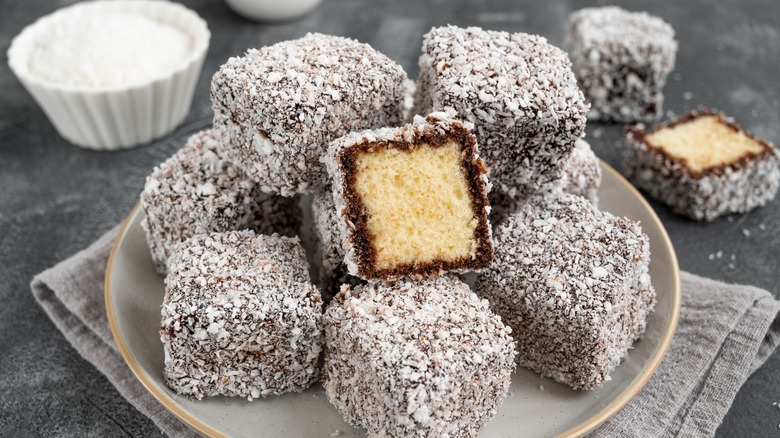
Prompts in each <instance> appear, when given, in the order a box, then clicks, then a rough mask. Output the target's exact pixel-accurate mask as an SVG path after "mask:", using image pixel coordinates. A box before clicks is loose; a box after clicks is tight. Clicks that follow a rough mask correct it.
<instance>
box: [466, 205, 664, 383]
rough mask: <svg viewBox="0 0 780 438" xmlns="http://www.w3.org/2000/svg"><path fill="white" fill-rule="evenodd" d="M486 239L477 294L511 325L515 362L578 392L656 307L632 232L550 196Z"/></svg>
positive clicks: (598, 379)
mask: <svg viewBox="0 0 780 438" xmlns="http://www.w3.org/2000/svg"><path fill="white" fill-rule="evenodd" d="M494 241H495V251H496V259H495V261H494V263H493V267H492V268H491V269H490V270H488V271H486V272H484V273H481V274H480V275H479V276H478V278H477V282H476V290H477V293H478V294H480V295H481V296H483V297H485V298H487V299H488V300H489V301H490V304H491V308H492V309H493V311H494V312H496V313H497V314H498V315H500V316H501V318H502V320H503V321H504V322H505V323H506V324H507V325H509V326H510V327H512V335H513V337H514V339H515V341H517V362H518V364H519V365H521V366H525V367H528V368H531V369H532V370H534V371H536V372H538V373H540V374H542V375H543V376H545V377H551V378H553V379H555V380H557V381H559V382H562V383H566V384H568V385H570V386H572V387H573V388H577V389H594V388H598V387H599V386H600V385H601V384H602V383H603V382H604V381H606V380H609V374H610V372H612V370H613V369H614V368H615V367H616V366H617V365H618V364H619V363H620V360H621V359H622V357H623V356H624V355H625V354H626V352H627V351H628V349H629V348H630V347H631V344H632V343H633V342H634V341H636V340H637V339H638V338H639V337H640V336H641V334H642V333H643V332H644V329H645V325H646V322H647V316H648V314H649V313H650V312H651V311H652V309H653V306H654V304H655V290H654V289H653V287H652V285H651V283H650V276H649V271H648V265H649V262H650V247H649V242H648V238H647V236H646V235H645V234H643V233H642V230H641V229H640V227H639V225H638V224H637V223H635V222H632V221H630V220H628V219H626V218H616V217H614V216H612V215H611V214H609V213H606V212H601V211H599V210H597V209H596V208H595V207H594V206H593V205H592V204H591V203H590V202H588V201H587V200H586V199H585V198H583V197H580V196H575V195H570V194H565V193H562V192H551V193H549V194H546V195H544V196H541V195H539V196H534V197H532V198H530V199H529V200H528V201H527V202H525V203H524V204H523V205H522V206H521V207H520V209H519V210H518V211H517V212H516V213H514V214H512V215H511V216H509V218H508V219H507V221H506V222H505V223H504V224H503V225H501V226H499V227H498V228H497V230H496V236H495V239H494Z"/></svg>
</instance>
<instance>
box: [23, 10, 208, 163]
mask: <svg viewBox="0 0 780 438" xmlns="http://www.w3.org/2000/svg"><path fill="white" fill-rule="evenodd" d="M94 13H128V14H139V15H143V16H144V17H146V18H149V19H152V20H154V21H156V22H158V23H161V24H165V25H168V26H171V27H174V28H176V29H177V30H179V31H181V32H183V33H185V34H187V35H189V36H190V38H191V45H190V52H189V54H188V55H187V56H186V57H185V58H184V59H183V60H182V62H181V63H179V64H178V65H177V66H176V67H175V68H173V69H172V70H171V71H170V72H166V73H165V74H164V75H161V76H159V77H156V78H153V79H150V80H148V81H145V82H141V83H135V84H127V85H123V86H121V87H105V88H94V87H86V86H84V87H81V86H72V85H65V84H58V83H56V82H51V81H46V80H43V79H40V78H38V77H36V75H34V74H31V72H30V71H29V59H30V56H31V53H32V51H33V49H34V48H35V46H36V44H38V43H39V41H37V39H36V37H37V36H38V35H40V33H41V32H42V31H45V30H46V29H47V27H50V26H54V25H56V24H57V23H60V22H62V20H77V21H78V20H79V19H81V18H82V17H85V16H88V14H94ZM210 39H211V33H210V32H209V29H208V26H207V25H206V22H205V21H204V20H203V19H202V18H200V17H199V16H198V14H196V13H195V12H193V11H191V10H189V9H187V8H185V7H184V6H182V5H180V4H178V3H172V2H165V1H150V0H134V1H127V0H117V1H105V2H103V1H90V2H83V3H77V4H75V5H73V6H69V7H66V8H63V9H60V10H58V11H56V12H54V13H52V14H50V15H47V16H45V17H42V18H40V19H38V20H37V21H36V22H35V23H33V24H31V25H29V26H27V27H26V28H24V29H23V30H22V32H21V33H19V35H17V36H16V37H15V38H14V39H13V41H12V42H11V47H10V48H9V49H8V65H9V66H10V68H11V71H13V72H14V74H15V75H16V77H17V78H19V81H20V82H21V83H22V84H23V85H24V87H25V88H26V89H27V91H29V92H30V94H32V96H33V98H34V99H35V101H36V102H38V105H40V106H41V108H42V109H43V111H44V112H45V113H46V115H47V116H48V117H49V120H51V122H52V124H54V127H55V128H56V129H57V132H59V133H60V135H62V136H63V137H64V138H65V139H66V140H68V141H70V142H71V143H73V144H75V145H77V146H81V147H85V148H90V149H100V150H114V149H122V148H128V147H131V146H136V145H139V144H144V143H148V142H150V141H152V140H153V139H156V138H159V137H162V136H164V135H165V134H168V133H170V132H171V131H173V129H174V128H176V126H177V125H178V124H179V123H181V122H182V120H184V118H185V116H186V115H187V113H188V112H189V109H190V105H191V103H192V95H193V93H194V91H195V84H196V82H197V79H198V76H199V75H200V70H201V67H202V66H203V60H204V59H205V58H206V51H207V50H208V46H209V40H210Z"/></svg>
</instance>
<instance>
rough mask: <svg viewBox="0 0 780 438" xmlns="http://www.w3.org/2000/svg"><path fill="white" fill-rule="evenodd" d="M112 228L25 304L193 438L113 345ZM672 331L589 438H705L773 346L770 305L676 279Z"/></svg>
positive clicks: (775, 311) (730, 288)
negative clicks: (107, 278) (633, 392)
mask: <svg viewBox="0 0 780 438" xmlns="http://www.w3.org/2000/svg"><path fill="white" fill-rule="evenodd" d="M117 232H118V228H115V229H113V230H112V231H109V232H108V233H106V234H105V235H104V236H103V237H101V238H100V239H99V240H97V241H96V242H95V243H93V244H92V245H91V246H90V247H89V248H87V249H85V250H83V251H81V252H79V253H77V254H75V255H74V256H72V257H70V258H69V259H67V260H65V261H63V262H61V263H59V264H58V265H56V266H54V267H53V268H51V269H48V270H46V271H44V272H42V273H40V274H38V275H37V276H36V277H35V278H34V279H33V281H32V284H31V287H32V292H33V295H34V296H35V299H36V300H38V303H40V305H41V306H42V307H43V308H44V310H45V311H46V313H48V315H49V317H50V318H51V319H52V321H54V324H56V325H57V327H58V328H59V329H60V331H62V333H63V334H64V335H65V337H66V338H67V339H68V341H70V343H71V344H73V346H74V347H75V348H76V350H77V351H78V352H79V354H81V356H83V357H84V358H85V359H87V360H88V361H90V362H91V363H92V364H94V365H95V366H96V367H97V368H98V369H99V370H100V371H101V372H102V373H103V374H105V375H106V376H107V377H108V379H109V380H110V381H111V383H113V385H114V386H115V387H116V388H117V390H119V392H120V394H122V396H124V397H125V398H126V399H127V400H128V401H130V403H132V404H133V405H134V406H135V407H136V408H138V410H139V411H141V412H142V413H143V414H144V415H146V416H148V417H149V418H151V419H152V420H153V421H154V422H155V424H157V426H159V427H160V429H162V430H163V432H165V433H166V434H168V435H169V436H172V437H187V436H197V434H196V433H195V432H193V431H192V430H190V429H189V428H188V427H187V426H186V425H184V424H183V423H181V422H179V420H177V419H176V418H175V417H174V416H173V415H172V414H170V413H169V412H168V411H166V410H165V408H163V407H162V406H161V405H160V404H158V403H157V402H156V401H155V399H154V398H153V397H152V396H151V395H150V394H149V393H148V392H146V390H145V389H144V388H143V387H142V386H141V383H139V382H138V381H137V380H136V379H135V378H134V376H133V375H132V373H131V371H130V369H129V368H128V367H127V366H126V365H125V363H124V360H123V359H122V357H121V355H120V354H119V351H118V350H117V348H116V345H115V344H114V340H113V338H112V336H111V332H110V329H109V327H108V320H107V319H106V313H105V303H104V300H103V280H104V271H105V267H106V261H107V259H108V253H109V251H110V249H111V244H112V242H113V240H114V238H115V237H116V235H117ZM682 285H683V300H682V311H681V313H680V323H679V326H678V328H677V332H676V334H675V337H674V340H673V341H672V345H671V347H670V349H669V352H668V354H667V356H666V358H664V361H663V362H662V363H661V366H660V367H659V369H658V370H657V372H656V374H655V375H654V376H653V377H652V379H650V382H648V384H647V386H645V388H644V389H643V390H642V392H640V393H639V394H638V395H637V396H636V397H635V398H634V399H633V400H632V401H631V402H630V403H629V404H628V405H627V406H626V407H625V408H623V410H621V411H620V412H619V413H618V414H617V415H616V416H615V417H613V418H612V419H611V420H610V421H609V422H607V423H605V424H604V425H602V426H601V427H600V428H598V429H597V430H596V431H594V432H593V434H592V436H595V437H646V436H653V437H665V436H683V437H685V436H695V437H699V436H711V435H713V434H714V433H715V429H716V428H717V427H718V425H719V424H720V423H721V421H722V420H723V417H724V415H725V414H726V412H727V411H728V409H729V407H730V406H731V403H732V402H733V400H734V397H735V396H736V394H737V391H738V390H739V388H740V387H741V386H742V384H743V383H744V382H745V380H746V379H747V378H748V376H750V374H752V373H753V371H755V370H756V369H757V368H758V367H760V366H761V364H763V363H764V361H765V360H766V359H767V357H769V355H770V354H771V353H772V352H773V351H774V349H775V348H776V347H777V346H778V344H780V301H777V300H775V299H774V298H773V297H772V295H771V294H770V293H769V292H767V291H765V290H762V289H757V288H755V287H751V286H737V285H728V284H725V283H721V282H717V281H713V280H708V279H706V278H702V277H698V276H696V275H693V274H689V273H685V272H684V273H683V275H682Z"/></svg>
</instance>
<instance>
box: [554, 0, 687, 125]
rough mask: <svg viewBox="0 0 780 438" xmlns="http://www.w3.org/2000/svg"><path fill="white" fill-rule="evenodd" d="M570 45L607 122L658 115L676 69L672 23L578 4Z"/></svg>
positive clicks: (594, 109) (594, 112)
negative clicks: (668, 81)
mask: <svg viewBox="0 0 780 438" xmlns="http://www.w3.org/2000/svg"><path fill="white" fill-rule="evenodd" d="M566 51H567V52H569V57H570V58H571V62H572V65H573V69H574V74H575V75H576V76H577V80H578V81H579V84H580V88H582V91H583V93H585V98H586V99H587V100H588V102H590V105H591V108H590V113H588V118H590V119H593V120H601V121H606V122H634V121H650V120H655V119H657V118H658V117H659V116H660V115H661V113H662V110H663V98H664V96H663V87H664V84H666V78H667V76H668V75H669V72H671V71H672V69H674V62H675V56H676V55H677V41H676V40H675V39H674V29H672V26H670V25H669V24H668V23H667V22H665V21H664V20H662V19H661V18H659V17H655V16H652V15H650V14H648V13H646V12H629V11H627V10H625V9H622V8H619V7H617V6H604V7H595V8H584V9H580V10H578V11H576V12H574V13H572V14H571V16H570V17H569V33H568V36H567V39H566Z"/></svg>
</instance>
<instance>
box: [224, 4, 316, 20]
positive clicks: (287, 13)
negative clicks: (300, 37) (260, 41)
mask: <svg viewBox="0 0 780 438" xmlns="http://www.w3.org/2000/svg"><path fill="white" fill-rule="evenodd" d="M225 3H227V5H228V6H229V7H230V9H232V10H233V11H235V13H237V14H239V15H241V16H242V17H244V18H248V19H250V20H254V21H283V20H289V19H291V18H296V17H299V16H302V15H304V14H306V13H307V12H310V11H311V10H313V9H314V8H315V7H316V6H317V5H318V4H319V3H320V0H225Z"/></svg>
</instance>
